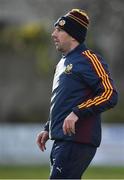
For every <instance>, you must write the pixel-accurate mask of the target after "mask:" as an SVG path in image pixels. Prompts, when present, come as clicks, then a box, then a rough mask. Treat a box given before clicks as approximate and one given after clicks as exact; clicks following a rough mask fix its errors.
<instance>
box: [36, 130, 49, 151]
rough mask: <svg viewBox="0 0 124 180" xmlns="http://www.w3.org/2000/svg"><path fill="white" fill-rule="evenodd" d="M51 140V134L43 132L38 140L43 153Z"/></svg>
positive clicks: (38, 136)
mask: <svg viewBox="0 0 124 180" xmlns="http://www.w3.org/2000/svg"><path fill="white" fill-rule="evenodd" d="M48 139H49V133H48V132H47V131H41V132H40V133H39V134H38V135H37V138H36V142H37V145H38V146H39V148H40V149H41V151H44V150H46V142H47V140H48Z"/></svg>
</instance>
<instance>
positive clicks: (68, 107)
mask: <svg viewBox="0 0 124 180" xmlns="http://www.w3.org/2000/svg"><path fill="white" fill-rule="evenodd" d="M116 103H117V91H116V89H115V86H114V84H113V80H112V78H111V77H110V73H109V71H108V66H107V64H106V62H105V61H104V59H103V58H102V57H100V56H99V55H97V54H95V53H94V52H92V51H91V50H89V49H88V48H86V46H85V45H84V44H80V45H79V46H77V47H76V48H75V49H73V50H72V51H71V52H69V53H68V54H67V55H66V56H63V57H62V59H61V60H60V61H59V63H58V64H57V66H56V72H55V76H54V81H53V89H52V97H51V107H50V116H49V121H48V122H47V123H46V125H45V130H47V131H49V136H50V138H51V139H54V140H70V141H75V142H79V143H87V144H92V145H94V146H99V144H100V141H101V113H102V112H104V111H106V110H107V109H110V108H112V107H114V106H115V105H116ZM72 111H73V112H74V113H75V114H76V115H77V116H78V117H79V119H78V121H77V122H76V134H75V135H74V134H73V135H71V136H69V135H64V133H63V129H62V126H63V122H64V119H65V118H66V117H67V116H68V115H69V114H70V113H71V112H72Z"/></svg>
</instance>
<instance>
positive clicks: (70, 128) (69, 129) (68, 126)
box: [63, 120, 75, 135]
mask: <svg viewBox="0 0 124 180" xmlns="http://www.w3.org/2000/svg"><path fill="white" fill-rule="evenodd" d="M63 132H64V134H65V135H66V134H69V135H71V134H72V133H73V134H75V128H74V125H72V123H70V122H69V121H66V120H65V121H64V124H63Z"/></svg>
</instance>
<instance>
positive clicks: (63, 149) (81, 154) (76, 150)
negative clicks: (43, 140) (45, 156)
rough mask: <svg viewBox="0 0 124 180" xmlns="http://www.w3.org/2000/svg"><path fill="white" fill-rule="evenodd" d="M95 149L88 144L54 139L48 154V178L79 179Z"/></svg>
mask: <svg viewBox="0 0 124 180" xmlns="http://www.w3.org/2000/svg"><path fill="white" fill-rule="evenodd" d="M96 149H97V148H96V147H95V146H92V145H88V144H81V143H76V142H72V141H55V142H54V144H53V147H52V150H51V155H50V160H51V173H50V179H81V176H82V175H83V172H84V171H85V170H86V168H87V167H88V165H89V164H90V162H91V161H92V159H93V157H94V155H95V153H96Z"/></svg>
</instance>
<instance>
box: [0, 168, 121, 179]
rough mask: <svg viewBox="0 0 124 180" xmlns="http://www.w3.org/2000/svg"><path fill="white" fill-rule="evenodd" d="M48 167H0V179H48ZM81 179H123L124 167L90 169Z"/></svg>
mask: <svg viewBox="0 0 124 180" xmlns="http://www.w3.org/2000/svg"><path fill="white" fill-rule="evenodd" d="M48 177H49V167H47V166H46V167H45V166H16V167H15V166H11V167H10V166H0V179H48ZM83 179H124V167H94V166H92V167H90V168H88V169H87V171H86V172H85V174H84V176H83Z"/></svg>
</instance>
